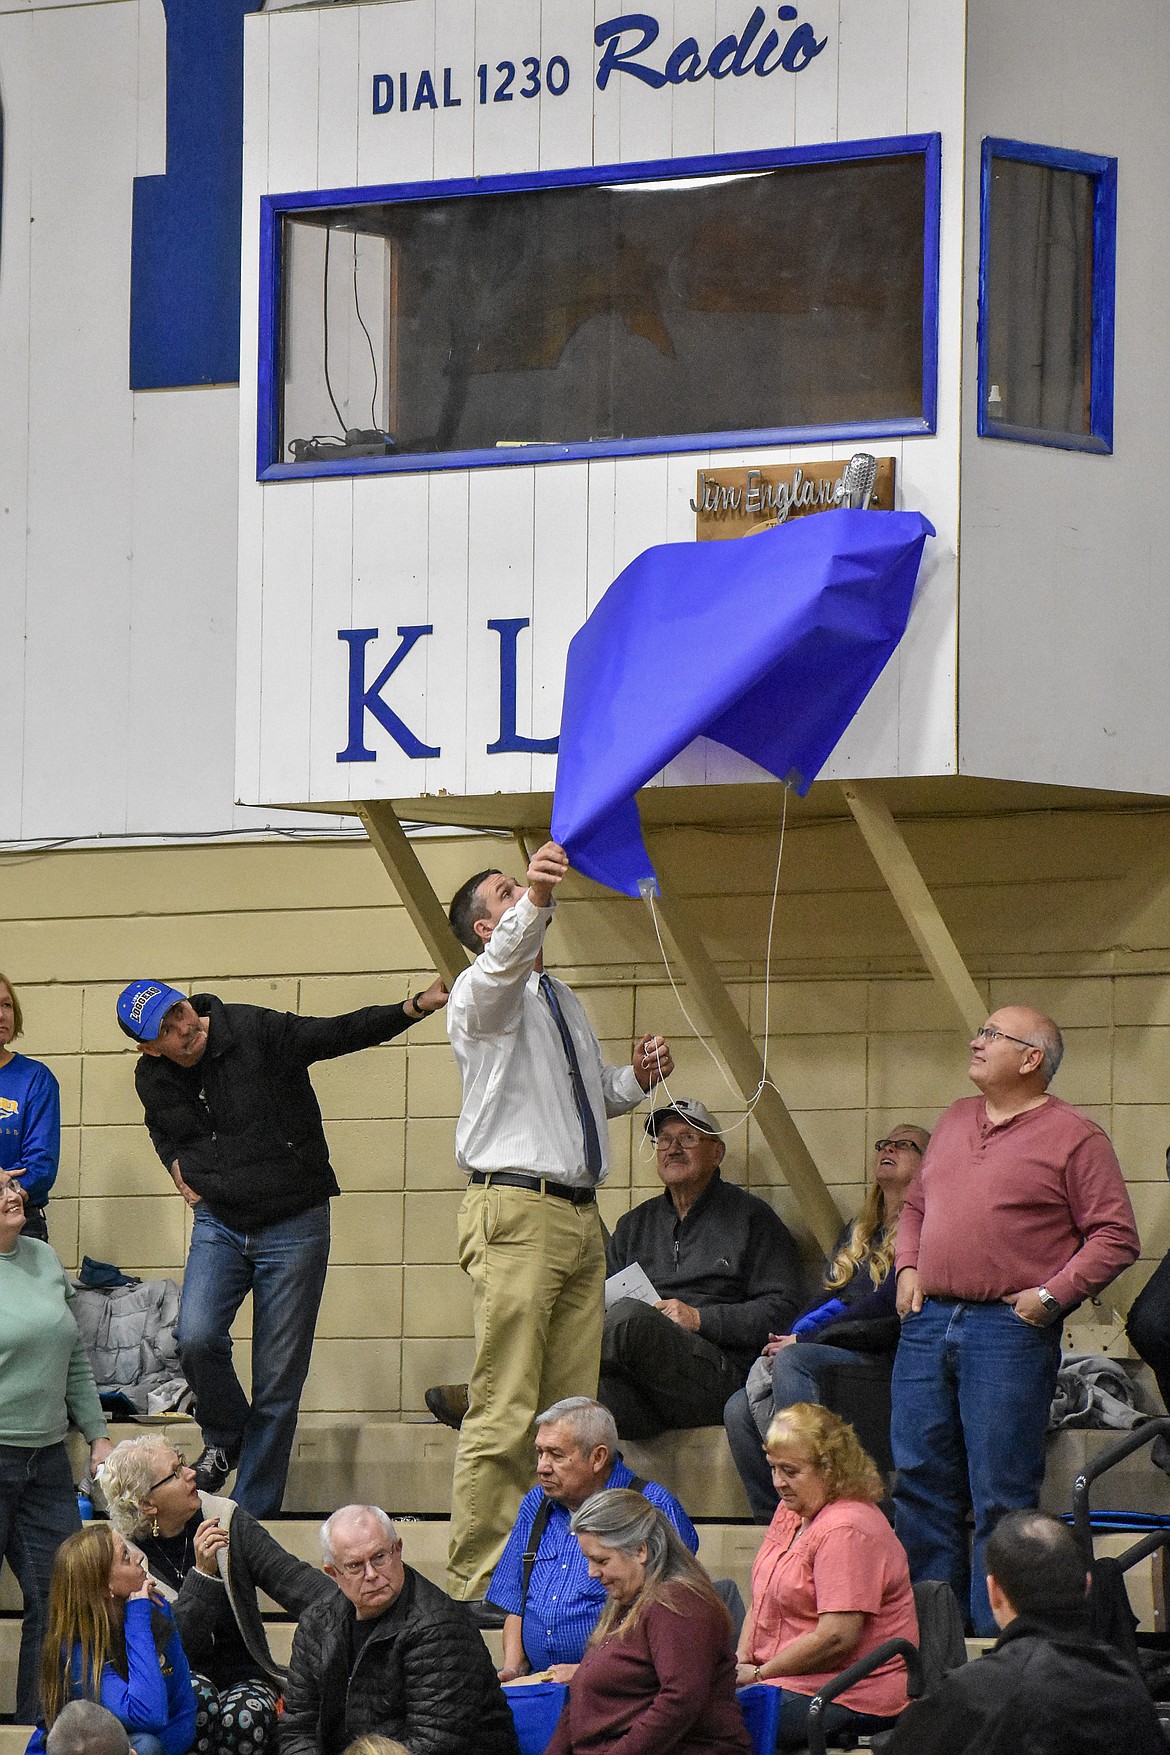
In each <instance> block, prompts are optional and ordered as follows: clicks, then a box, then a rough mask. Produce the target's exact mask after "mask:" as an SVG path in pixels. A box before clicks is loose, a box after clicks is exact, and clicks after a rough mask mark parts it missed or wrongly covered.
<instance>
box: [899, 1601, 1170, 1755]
mask: <svg viewBox="0 0 1170 1755" xmlns="http://www.w3.org/2000/svg"><path fill="white" fill-rule="evenodd" d="M1112 1750H1119V1751H1123V1752H1124V1755H1166V1740H1165V1738H1164V1737H1163V1735H1162V1732H1161V1728H1160V1726H1159V1724H1158V1715H1157V1713H1156V1712H1155V1711H1154V1704H1153V1701H1152V1700H1151V1699H1150V1695H1149V1691H1148V1689H1147V1688H1146V1685H1145V1683H1144V1682H1143V1681H1142V1679H1141V1677H1140V1676H1139V1675H1138V1673H1137V1671H1136V1670H1135V1669H1133V1668H1132V1666H1131V1665H1130V1664H1128V1663H1127V1662H1126V1661H1125V1659H1124V1658H1123V1657H1121V1656H1120V1654H1119V1653H1118V1652H1117V1651H1116V1649H1115V1648H1114V1647H1113V1646H1111V1645H1106V1644H1105V1643H1104V1641H1103V1640H1100V1639H1097V1638H1095V1637H1094V1635H1093V1634H1092V1633H1091V1632H1090V1630H1089V1624H1088V1615H1087V1613H1080V1614H1077V1613H1074V1614H1070V1615H1069V1616H1067V1617H1064V1616H1061V1617H1060V1618H1059V1619H1058V1618H1057V1617H1055V1616H1054V1617H1052V1618H1047V1617H1046V1618H1044V1619H1041V1618H1040V1617H1039V1616H1028V1615H1019V1616H1017V1618H1016V1619H1015V1620H1014V1621H1012V1622H1010V1623H1009V1625H1008V1626H1007V1627H1006V1628H1005V1629H1004V1631H1003V1633H1002V1634H1001V1635H1000V1637H999V1639H998V1641H997V1642H996V1644H995V1645H994V1646H993V1647H992V1649H991V1650H990V1651H989V1652H987V1653H986V1655H985V1656H983V1657H981V1658H976V1659H974V1661H973V1662H971V1663H969V1664H964V1665H963V1667H962V1668H961V1669H958V1670H953V1671H952V1672H951V1674H950V1675H949V1676H948V1677H947V1678H946V1680H945V1681H944V1682H943V1684H942V1686H941V1687H940V1688H938V1689H937V1690H936V1691H935V1692H934V1693H933V1694H931V1695H929V1696H928V1697H927V1698H926V1699H925V1700H920V1701H917V1702H916V1703H914V1704H912V1705H911V1706H909V1707H907V1709H906V1711H905V1712H904V1713H903V1714H902V1716H901V1718H900V1719H899V1720H898V1723H897V1726H896V1728H895V1730H894V1731H893V1733H892V1735H891V1736H890V1738H889V1740H888V1742H886V1743H884V1744H883V1755H1109V1752H1110V1751H1112Z"/></svg>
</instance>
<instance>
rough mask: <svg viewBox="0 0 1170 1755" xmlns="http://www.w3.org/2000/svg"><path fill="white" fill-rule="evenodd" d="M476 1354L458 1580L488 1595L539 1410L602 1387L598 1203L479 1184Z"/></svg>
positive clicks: (457, 1496) (459, 1501)
mask: <svg viewBox="0 0 1170 1755" xmlns="http://www.w3.org/2000/svg"><path fill="white" fill-rule="evenodd" d="M459 1265H460V1266H461V1267H462V1269H463V1271H464V1273H465V1274H467V1275H468V1276H469V1277H470V1279H471V1284H472V1314H473V1318H474V1323H475V1364H474V1366H473V1367H472V1373H471V1381H470V1383H469V1385H468V1400H469V1407H468V1412H467V1416H466V1418H465V1419H464V1421H463V1426H462V1428H461V1430H460V1433H459V1449H458V1452H457V1454H456V1457H455V1479H454V1482H453V1485H452V1502H451V1546H450V1552H449V1555H448V1560H447V1589H448V1591H449V1593H450V1595H451V1596H453V1597H455V1598H457V1599H460V1600H462V1599H465V1598H470V1599H475V1598H478V1597H482V1596H483V1595H484V1593H485V1591H486V1590H487V1586H488V1582H489V1580H490V1578H491V1575H492V1571H493V1569H494V1567H495V1564H496V1561H497V1560H498V1559H499V1557H500V1552H501V1550H502V1548H503V1546H504V1543H505V1541H506V1540H507V1537H508V1533H509V1531H510V1530H511V1528H512V1524H513V1522H514V1521H515V1517H516V1511H517V1508H518V1507H519V1504H520V1501H521V1499H522V1498H523V1497H524V1494H525V1493H526V1492H527V1491H528V1489H529V1487H531V1485H532V1482H533V1470H534V1467H535V1456H534V1453H533V1449H532V1438H533V1425H534V1422H535V1419H536V1415H537V1414H538V1413H541V1412H542V1411H543V1410H544V1409H545V1408H547V1407H550V1406H551V1405H552V1403H553V1402H557V1401H560V1400H561V1398H562V1397H563V1396H568V1395H589V1396H591V1395H596V1393H597V1372H598V1366H599V1363H600V1359H601V1327H602V1321H603V1319H604V1315H605V1310H604V1301H605V1294H604V1286H605V1249H604V1247H603V1244H602V1240H601V1224H600V1220H599V1218H598V1213H597V1205H596V1202H591V1203H590V1204H589V1205H588V1206H574V1205H573V1204H572V1202H571V1201H567V1200H559V1199H557V1197H556V1196H555V1195H549V1194H540V1193H538V1192H537V1191H536V1190H534V1189H527V1188H506V1187H500V1186H498V1185H497V1186H487V1187H485V1186H482V1185H473V1186H471V1187H469V1188H468V1190H467V1194H466V1196H465V1198H464V1201H463V1205H462V1206H461V1207H460V1209H459Z"/></svg>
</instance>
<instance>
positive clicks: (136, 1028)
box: [118, 981, 187, 1042]
mask: <svg viewBox="0 0 1170 1755" xmlns="http://www.w3.org/2000/svg"><path fill="white" fill-rule="evenodd" d="M186 997H187V995H186V994H185V993H180V992H179V990H178V988H177V987H168V986H167V984H166V982H165V981H132V982H131V983H130V985H129V987H124V988H123V989H122V991H121V993H120V994H119V995H118V1023H119V1024H120V1025H121V1027H122V1029H123V1030H124V1031H125V1032H126V1034H127V1036H131V1037H133V1039H134V1041H135V1042H155V1041H157V1040H158V1033H159V1030H160V1029H161V1028H162V1021H163V1019H164V1018H165V1017H166V1015H167V1013H168V1012H169V1011H170V1009H171V1007H172V1006H173V1005H181V1004H182V1002H183V1001H184V1000H185V999H186Z"/></svg>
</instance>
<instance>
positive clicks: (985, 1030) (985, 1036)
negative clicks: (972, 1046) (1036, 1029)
mask: <svg viewBox="0 0 1170 1755" xmlns="http://www.w3.org/2000/svg"><path fill="white" fill-rule="evenodd" d="M975 1036H976V1040H977V1041H980V1042H998V1041H999V1040H1000V1038H1001V1037H1002V1038H1003V1040H1004V1041H1005V1042H1018V1043H1019V1045H1020V1047H1021V1048H1039V1046H1040V1044H1039V1042H1025V1041H1024V1038H1023V1037H1022V1036H1009V1035H1008V1033H1007V1031H1006V1030H993V1029H992V1027H991V1025H990V1024H982V1025H981V1026H980V1027H979V1029H978V1030H976V1032H975Z"/></svg>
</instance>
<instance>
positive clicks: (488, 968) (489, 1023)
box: [448, 841, 569, 1036]
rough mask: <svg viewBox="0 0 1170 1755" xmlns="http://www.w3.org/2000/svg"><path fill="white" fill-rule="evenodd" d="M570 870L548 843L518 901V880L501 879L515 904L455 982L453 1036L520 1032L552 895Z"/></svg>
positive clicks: (450, 1018)
mask: <svg viewBox="0 0 1170 1755" xmlns="http://www.w3.org/2000/svg"><path fill="white" fill-rule="evenodd" d="M568 869H569V859H568V855H567V854H566V852H565V850H564V848H563V847H558V846H557V844H556V842H555V841H546V842H545V844H544V846H543V847H538V848H537V850H536V852H535V853H534V854H533V855H532V858H531V859H530V860H529V862H528V872H527V883H528V888H527V890H525V891H523V892H521V893H520V894H519V895H515V894H514V892H515V890H516V889H518V888H519V886H518V885H517V884H516V883H515V880H513V879H503V877H502V874H497V876H500V878H501V881H502V882H505V883H507V884H508V885H510V886H511V888H512V891H513V894H514V900H512V901H511V904H510V906H509V907H508V908H507V911H506V912H505V913H504V914H503V915H502V916H501V918H500V919H499V920H497V921H496V924H495V927H494V929H493V931H492V934H491V937H490V938H489V939H488V941H487V943H486V944H485V945H484V948H483V950H482V951H481V952H480V953H479V956H478V957H477V958H476V959H475V962H474V963H473V964H472V965H471V967H470V969H467V970H465V971H464V973H463V974H462V975H460V976H459V977H458V979H457V980H456V982H455V987H454V991H453V994H452V999H451V1009H450V1013H449V1016H448V1029H449V1030H450V1032H451V1034H452V1035H455V1034H456V1033H457V1032H458V1031H459V1030H462V1031H464V1032H465V1033H466V1034H467V1035H469V1036H499V1035H503V1034H505V1033H506V1032H507V1031H509V1030H514V1029H515V1028H516V1025H517V1024H518V1023H519V1021H520V1015H521V1011H522V1009H523V1004H524V984H525V982H526V981H527V980H528V977H529V976H530V975H531V973H532V971H533V969H534V968H535V967H536V960H537V958H538V957H539V956H540V953H541V949H542V947H543V945H544V935H545V933H546V932H547V931H548V924H549V921H550V920H551V919H552V910H553V894H554V892H555V890H556V888H557V885H558V884H560V883H561V882H562V881H563V879H564V877H565V875H566V873H567V872H568ZM504 899H505V900H507V893H506V892H504Z"/></svg>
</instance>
